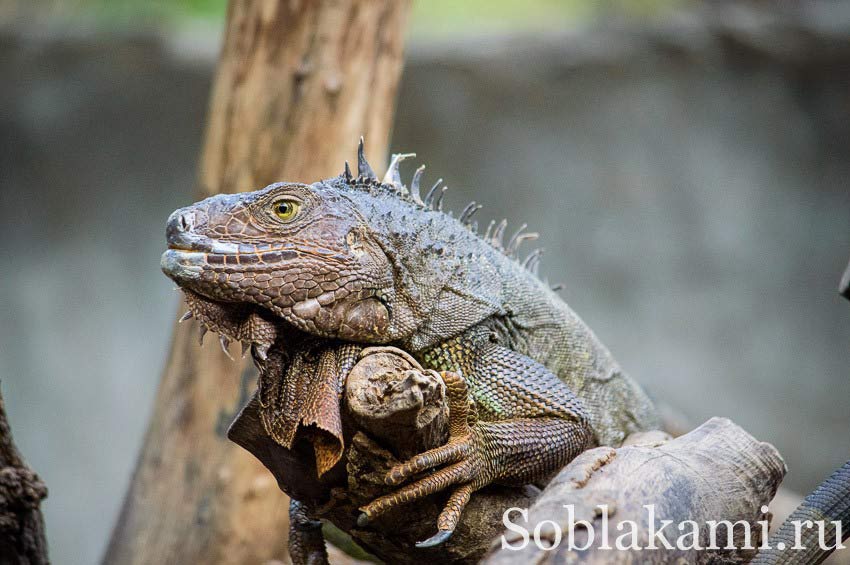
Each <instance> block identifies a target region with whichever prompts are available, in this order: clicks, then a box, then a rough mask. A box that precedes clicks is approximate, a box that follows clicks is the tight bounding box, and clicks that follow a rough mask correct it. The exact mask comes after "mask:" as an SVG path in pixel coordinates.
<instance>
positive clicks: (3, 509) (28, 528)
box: [0, 395, 50, 565]
mask: <svg viewBox="0 0 850 565" xmlns="http://www.w3.org/2000/svg"><path fill="white" fill-rule="evenodd" d="M46 496H47V487H46V486H45V485H44V483H43V482H42V481H41V479H40V478H39V477H38V475H36V474H35V473H34V472H33V470H32V469H30V468H29V467H28V466H27V464H26V463H25V462H24V459H23V457H21V454H20V452H19V451H18V448H17V447H15V442H14V441H13V440H12V430H11V428H10V427H9V422H8V421H7V420H6V406H5V404H4V403H3V396H2V395H0V564H3V565H6V564H9V565H43V564H47V563H49V562H50V560H49V559H48V558H47V541H46V539H45V537H44V518H43V517H42V515H41V509H40V508H39V505H40V504H41V501H42V500H44V498H45V497H46Z"/></svg>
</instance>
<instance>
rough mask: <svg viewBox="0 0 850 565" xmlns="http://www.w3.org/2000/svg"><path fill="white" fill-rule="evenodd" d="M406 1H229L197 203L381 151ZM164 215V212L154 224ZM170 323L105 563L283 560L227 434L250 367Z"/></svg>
mask: <svg viewBox="0 0 850 565" xmlns="http://www.w3.org/2000/svg"><path fill="white" fill-rule="evenodd" d="M408 4H409V3H408V2H406V1H398V0H339V1H337V2H312V1H294V2H293V1H284V0H240V1H234V2H231V3H230V6H229V8H228V14H227V26H226V32H225V40H224V46H223V51H222V54H221V58H220V62H219V66H218V71H217V75H216V79H215V83H214V86H213V92H212V98H211V102H210V109H209V116H208V125H207V131H206V137H205V142H204V148H203V151H202V154H201V159H200V167H199V174H198V181H199V182H198V184H199V186H198V189H197V190H198V196H207V195H211V194H215V193H218V192H235V191H245V190H252V189H257V188H261V187H263V186H265V185H266V184H269V183H271V182H274V181H278V180H290V181H314V180H317V179H319V178H325V177H328V176H332V175H336V174H339V172H340V171H341V168H342V164H343V160H345V159H348V160H351V159H353V157H354V149H355V147H356V142H357V140H358V138H359V137H360V136H361V135H363V136H365V139H366V145H367V150H368V152H369V154H370V157H372V158H373V160H374V161H375V162H380V161H381V158H382V157H383V156H384V155H385V153H386V146H387V140H388V137H389V130H390V123H391V119H392V114H393V107H394V99H395V93H396V88H397V84H398V80H399V76H400V72H401V63H402V47H403V38H404V31H405V20H406V17H407V12H408ZM164 219H165V218H163V220H164ZM191 330H192V328H191V327H190V325H189V324H185V325H182V326H176V327H175V330H174V338H173V342H172V348H171V353H170V356H169V359H168V363H167V366H166V368H165V371H164V374H163V377H162V381H161V384H160V387H159V392H158V396H157V399H156V404H155V408H154V413H153V416H152V418H151V423H150V427H149V429H148V432H147V436H146V439H145V442H144V446H143V449H142V453H141V456H140V459H139V461H138V464H137V467H136V471H135V474H134V477H133V480H132V484H131V485H130V488H129V490H128V493H127V495H126V499H125V502H124V506H123V509H122V512H121V516H120V518H119V521H118V523H117V525H116V528H115V531H114V533H113V537H112V540H111V542H110V546H109V548H108V550H107V554H106V557H105V562H107V563H122V564H125V563H262V562H265V561H267V560H270V559H276V558H277V559H281V558H284V556H285V555H286V535H285V532H286V531H287V526H288V500H287V499H286V497H285V496H283V494H281V493H280V492H279V491H278V490H277V489H276V488H275V484H274V481H273V479H272V478H271V477H270V476H269V475H268V472H267V471H266V470H265V469H264V468H263V467H262V466H261V465H260V464H259V463H258V462H257V461H256V460H255V459H254V458H253V457H251V455H250V454H248V453H245V452H244V451H243V450H242V449H240V448H239V447H238V446H236V445H234V444H232V443H231V442H229V441H228V440H227V439H226V437H225V431H226V429H227V426H228V424H229V423H230V420H231V419H232V417H233V415H234V414H235V413H236V412H237V411H238V409H239V408H240V407H241V406H242V405H243V404H244V403H245V401H246V400H247V399H248V398H249V396H250V394H249V391H250V390H251V389H252V388H253V387H254V382H255V380H256V373H255V371H254V369H253V367H251V366H249V364H248V363H247V362H245V361H242V362H232V361H230V360H229V359H228V358H227V357H225V355H224V353H222V352H221V351H220V350H219V349H218V346H217V344H216V345H215V346H214V347H207V348H205V349H201V348H199V347H198V345H197V340H196V339H195V336H194V335H190V331H191Z"/></svg>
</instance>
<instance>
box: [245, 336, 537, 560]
mask: <svg viewBox="0 0 850 565" xmlns="http://www.w3.org/2000/svg"><path fill="white" fill-rule="evenodd" d="M363 355H364V358H363V359H362V360H361V361H360V362H359V363H358V364H357V365H355V367H354V368H353V369H352V371H351V374H350V375H349V377H348V380H347V382H346V387H345V403H344V404H345V406H344V410H343V414H342V415H343V418H344V420H345V428H346V447H345V452H344V454H343V464H341V466H344V471H345V473H344V475H343V476H342V477H335V476H334V473H333V472H332V473H328V474H327V475H325V476H323V477H322V479H318V478H317V474H316V466H315V459H314V457H313V454H312V451H311V449H310V446H309V444H307V443H306V442H301V443H297V444H296V445H295V446H294V447H293V450H292V451H290V450H287V449H285V448H283V447H281V446H280V445H278V444H276V443H275V442H274V441H273V440H272V439H271V438H270V437H269V436H268V435H267V434H266V433H265V430H264V429H263V427H262V424H261V423H260V419H259V411H258V404H257V401H256V399H253V400H252V401H251V402H250V403H249V404H248V406H246V408H245V409H244V410H243V411H242V413H241V414H240V415H239V417H238V418H237V419H236V421H235V422H234V424H233V426H232V427H231V430H230V432H229V437H230V438H231V439H232V440H233V441H234V442H236V443H238V444H239V445H242V446H243V447H245V449H247V450H249V451H250V452H251V453H253V454H254V455H256V456H257V458H258V459H260V460H261V461H262V462H263V464H264V465H266V466H267V467H268V469H269V470H270V471H271V472H272V474H273V475H274V476H275V478H276V479H277V481H278V484H279V485H280V487H281V489H283V490H284V491H286V492H287V493H288V494H290V495H291V496H293V497H295V498H297V499H298V500H301V501H302V502H304V503H306V504H307V505H308V507H310V508H311V509H312V510H313V513H314V515H315V516H316V517H320V518H324V519H326V520H328V521H330V522H331V523H333V524H334V525H335V526H337V527H338V528H340V529H341V530H343V531H345V532H347V533H348V534H349V535H351V537H352V538H353V539H354V540H355V541H356V542H358V543H359V544H360V545H361V546H362V547H364V548H365V549H366V550H368V551H370V552H372V553H373V554H375V555H376V556H378V557H379V558H381V559H383V560H384V561H386V562H387V563H421V562H423V561H434V562H437V563H445V562H457V563H475V562H477V561H478V559H480V558H481V556H482V555H483V554H484V552H485V551H486V550H487V548H488V547H489V544H490V541H491V539H492V538H493V537H494V536H496V535H497V534H498V533H500V532H501V529H502V521H501V520H502V512H503V510H504V509H505V508H507V507H509V506H514V505H517V504H519V505H525V506H528V505H530V504H531V502H532V501H533V500H534V498H535V497H536V496H537V494H538V493H539V490H538V489H536V488H534V487H530V486H529V487H521V488H508V487H497V486H493V487H489V488H486V489H484V490H482V491H480V492H479V493H477V494H476V495H475V496H474V497H473V499H472V501H471V502H470V503H469V506H467V508H466V510H465V511H464V518H463V520H462V521H461V524H460V526H459V527H458V529H457V531H456V532H455V533H454V535H453V536H452V537H451V539H450V540H449V541H448V542H447V543H446V544H444V545H442V546H439V547H437V548H432V549H417V548H415V547H414V543H415V542H417V541H420V540H423V539H426V538H428V537H430V536H431V535H433V534H434V533H435V532H436V521H437V515H438V514H439V512H440V510H441V509H442V506H443V504H444V503H445V500H446V497H447V496H448V494H449V493H440V494H437V495H434V496H431V497H428V498H426V499H424V500H421V501H417V502H416V503H412V504H409V505H407V506H405V507H403V508H400V509H398V510H396V511H394V512H390V513H388V514H386V515H384V516H381V517H380V518H378V519H376V520H375V521H374V523H372V524H370V525H369V527H367V528H360V527H358V526H357V525H356V523H355V519H356V517H357V515H358V511H357V509H358V507H359V506H361V505H363V504H365V503H367V502H370V501H371V500H373V499H374V498H376V497H378V496H380V495H383V494H387V493H388V492H391V491H392V489H393V487H389V486H387V485H386V484H384V482H383V477H384V475H385V474H386V471H388V470H389V468H390V467H391V466H392V465H393V464H395V463H397V462H399V461H401V460H404V459H406V458H408V457H410V456H411V455H413V454H414V453H416V452H418V451H421V450H425V449H429V448H432V447H436V446H437V445H440V444H442V443H444V442H445V440H446V437H447V434H448V430H447V427H448V420H447V418H446V415H447V406H446V398H445V389H444V385H443V383H442V381H441V380H440V377H439V375H437V374H436V373H434V372H433V371H425V370H423V369H422V368H421V367H420V366H419V365H418V363H416V361H414V360H413V359H411V358H410V357H409V356H408V355H407V354H406V353H404V352H402V351H400V350H398V349H394V348H369V349H366V350H364V351H363ZM376 440H377V441H376ZM378 442H380V443H378Z"/></svg>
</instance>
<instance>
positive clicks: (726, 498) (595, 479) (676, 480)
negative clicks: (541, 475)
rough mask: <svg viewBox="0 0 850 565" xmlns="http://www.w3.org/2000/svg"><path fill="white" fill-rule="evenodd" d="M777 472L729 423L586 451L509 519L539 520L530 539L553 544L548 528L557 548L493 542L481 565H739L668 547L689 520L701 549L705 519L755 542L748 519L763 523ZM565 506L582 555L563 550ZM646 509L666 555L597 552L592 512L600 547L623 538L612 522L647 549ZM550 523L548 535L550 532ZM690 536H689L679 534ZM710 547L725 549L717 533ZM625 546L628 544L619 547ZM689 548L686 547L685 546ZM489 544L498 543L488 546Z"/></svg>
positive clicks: (726, 555)
mask: <svg viewBox="0 0 850 565" xmlns="http://www.w3.org/2000/svg"><path fill="white" fill-rule="evenodd" d="M784 475H785V464H784V463H783V461H782V458H781V457H780V455H779V453H778V452H777V451H776V449H775V448H774V447H773V446H772V445H770V444H767V443H763V442H759V441H757V440H756V439H754V438H753V437H752V436H750V435H749V434H748V433H746V432H745V431H744V430H742V429H741V428H739V427H738V426H736V425H735V424H733V423H732V422H731V421H729V420H726V419H722V418H713V419H711V420H709V421H708V422H706V423H705V424H703V425H702V426H700V427H698V428H697V429H695V430H694V431H692V432H690V433H688V434H685V435H683V436H681V437H679V438H676V439H673V440H670V441H664V440H663V439H661V440H660V441H659V439H658V438H650V437H647V438H645V439H644V440H639V441H636V442H632V444H631V445H628V446H624V447H621V448H618V449H613V448H610V447H599V448H596V449H592V450H590V451H587V452H585V453H583V454H582V455H580V456H579V457H577V458H576V459H575V460H573V461H572V462H571V463H570V464H569V465H568V466H567V467H565V468H564V469H563V470H562V471H561V472H560V473H559V474H558V475H557V476H556V477H555V479H553V480H552V482H551V483H550V484H549V485H548V486H547V487H546V489H545V490H544V491H543V493H542V494H541V495H540V498H539V499H538V500H537V502H535V504H534V506H532V507H531V509H530V510H529V513H528V521H527V522H526V521H525V520H524V519H523V518H522V517H521V516H520V515H519V514H515V515H513V516H512V520H513V521H514V522H515V523H516V524H518V525H521V526H523V527H525V528H527V529H528V530H529V531H533V529H534V526H535V525H536V524H540V523H542V522H543V521H544V520H551V521H552V522H551V523H548V524H544V528H543V529H542V530H541V533H540V537H541V539H542V541H543V543H544V544H546V545H547V546H548V545H549V544H551V543H553V541H554V540H555V539H556V530H557V529H558V528H560V531H562V532H563V538H562V541H561V544H560V545H559V546H558V548H557V549H552V550H549V551H544V550H541V549H539V548H538V547H537V545H536V544H535V543H534V541H533V540H532V541H531V543H529V544H528V545H527V546H526V547H525V548H524V549H522V550H511V549H507V548H503V547H501V538H500V539H499V540H498V541H497V542H496V543H494V548H493V550H492V553H491V554H490V555H489V556H488V557H487V559H486V560H485V563H487V564H488V565H513V564H515V563H516V564H519V563H563V562H566V560H567V557H569V558H570V559H572V561H569V562H575V563H624V564H626V563H745V562H747V560H749V559H750V558H752V556H753V554H754V553H755V552H754V551H743V550H742V551H726V550H717V551H715V550H695V549H690V550H688V549H679V548H677V547H675V545H676V538H677V537H678V536H679V535H681V533H682V532H680V531H679V530H678V529H676V527H677V526H676V525H677V524H678V523H680V522H682V521H684V520H694V521H695V522H696V523H697V524H699V525H700V530H699V533H700V535H699V537H698V539H699V543H700V545H701V546H702V547H704V548H705V547H708V546H709V541H710V540H709V533H710V530H709V529H708V528H707V527H706V522H707V521H709V520H717V521H720V520H729V521H730V522H732V523H733V524H734V523H735V522H737V521H738V520H744V521H747V522H750V524H751V526H752V528H751V531H752V534H753V536H752V546H753V547H757V546H758V544H759V543H760V539H761V538H760V533H761V531H762V530H761V527H760V525H759V524H756V522H757V521H760V520H767V517H766V516H764V515H763V514H762V513H761V507H762V505H767V504H768V503H769V502H770V501H771V500H772V499H773V497H774V495H775V494H776V489H777V487H778V486H779V483H780V481H781V480H782V477H783V476H784ZM565 504H572V505H574V508H575V520H574V523H576V524H578V523H579V522H578V521H579V520H587V521H588V522H589V523H590V524H592V526H593V530H594V533H595V534H596V535H595V539H594V540H592V543H591V544H590V548H589V549H587V550H586V551H573V552H569V551H568V547H567V543H566V540H567V532H568V531H569V522H568V514H567V510H566V509H565V508H564V505H565ZM650 504H653V505H655V506H654V512H655V523H656V525H657V526H658V527H659V528H660V526H661V522H660V520H672V521H673V526H671V527H668V528H667V530H666V531H665V535H666V537H667V539H668V540H669V541H670V542H671V544H673V545H674V549H672V550H667V549H664V548H663V546H662V542H661V541H656V542H655V545H656V546H657V547H659V549H657V550H647V549H643V550H640V551H615V550H610V549H608V550H606V549H600V545H601V544H602V541H603V539H602V536H601V534H600V532H601V531H602V517H601V513H600V511H598V505H608V509H609V511H608V521H609V532H610V536H609V540H610V541H609V545H610V546H612V547H615V543H616V541H615V540H616V539H617V537H618V536H619V535H621V533H622V532H623V530H620V531H618V530H616V525H617V524H618V523H623V524H624V523H625V521H626V520H632V521H634V522H635V523H636V524H638V532H639V535H638V537H637V540H638V542H637V543H638V545H639V546H641V547H643V548H646V547H647V546H648V545H649V534H648V532H650V531H651V530H650V528H649V523H648V520H649V517H648V513H647V510H646V508H645V506H644V505H650ZM555 524H557V525H558V528H556V527H555ZM573 531H574V533H575V544H576V545H577V546H579V547H583V546H585V544H586V543H587V542H588V541H589V539H588V538H589V537H590V536H589V535H588V531H589V529H588V528H586V527H584V526H581V525H578V526H576V527H575V528H574V530H573ZM688 531H690V530H688ZM742 532H743V529H742V526H738V527H737V528H734V529H733V534H734V536H735V537H734V540H735V545H736V546H738V547H741V546H742V545H743V543H742V542H743V539H742V537H741V535H740V534H742ZM504 535H505V540H506V542H507V543H508V544H510V545H512V546H519V545H520V544H521V542H522V537H521V535H520V534H518V533H515V532H505V534H504ZM716 539H717V540H718V545H719V546H721V547H725V546H726V545H727V538H726V530H725V529H724V528H723V527H722V526H721V527H720V528H719V529H718V533H717V538H716ZM624 543H625V544H629V543H630V542H629V541H627V540H624ZM690 543H691V542H687V544H688V545H689V544H690ZM497 544H498V545H497Z"/></svg>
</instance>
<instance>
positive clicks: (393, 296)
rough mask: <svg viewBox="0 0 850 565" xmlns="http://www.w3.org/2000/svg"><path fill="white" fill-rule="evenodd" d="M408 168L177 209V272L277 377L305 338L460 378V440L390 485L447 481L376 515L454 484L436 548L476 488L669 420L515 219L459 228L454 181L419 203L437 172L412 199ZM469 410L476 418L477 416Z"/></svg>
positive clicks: (544, 471) (220, 327)
mask: <svg viewBox="0 0 850 565" xmlns="http://www.w3.org/2000/svg"><path fill="white" fill-rule="evenodd" d="M403 157H404V156H396V157H395V158H394V160H393V163H392V164H391V166H390V170H389V172H388V174H387V177H385V179H384V180H383V181H380V182H379V181H378V180H377V178H376V177H375V175H374V173H373V172H372V169H371V167H369V165H368V163H366V160H365V158H364V157H363V153H362V143H361V148H360V152H359V163H358V176H357V177H356V178H355V177H354V176H353V175H352V174H351V173H350V172H349V170H348V166H347V165H346V170H345V172H344V173H343V175H341V176H339V177H337V178H333V179H327V180H324V181H319V182H316V183H314V184H311V185H305V184H296V183H276V184H273V185H270V186H268V187H266V188H264V189H262V190H259V191H256V192H250V193H243V194H234V195H220V196H215V197H212V198H208V199H206V200H204V201H201V202H199V203H197V204H194V205H192V206H189V207H187V208H182V209H180V210H177V211H176V212H174V214H172V215H171V217H170V218H169V221H168V227H167V237H168V243H169V249H168V250H167V251H166V252H165V254H164V255H163V259H162V268H163V271H164V272H165V273H166V274H167V275H168V276H169V277H171V278H172V279H173V280H174V281H176V282H177V283H178V284H179V285H180V286H181V287H182V288H183V289H185V290H186V291H187V294H188V296H189V297H190V309H191V312H192V313H193V314H195V315H196V317H197V316H199V315H201V316H203V319H202V322H203V323H204V324H205V325H206V326H209V327H211V328H212V329H215V331H217V332H219V333H221V334H222V335H223V336H224V337H225V339H228V340H229V339H236V340H241V341H243V343H248V344H250V345H251V347H252V351H253V352H254V356H255V359H257V358H260V361H261V362H263V363H266V362H267V359H265V356H266V355H267V354H268V351H269V346H270V344H271V343H273V342H274V340H275V339H278V338H280V337H281V334H287V335H288V334H290V333H292V334H293V335H295V334H297V335H303V334H308V335H312V336H315V337H318V338H324V339H338V340H343V341H346V342H353V343H356V344H360V345H366V344H390V345H394V346H396V347H399V348H401V349H403V350H405V351H407V352H409V353H411V354H412V355H413V356H414V357H416V359H417V360H418V361H419V362H420V363H422V365H423V366H424V367H425V368H427V369H432V370H437V371H441V372H443V374H444V376H445V378H446V381H447V385H448V388H449V391H450V393H451V394H452V395H453V396H452V403H453V404H452V405H453V406H455V409H454V410H453V412H454V416H453V424H452V426H453V427H452V430H453V433H452V436H451V441H450V442H449V443H448V444H447V445H446V446H443V447H440V448H437V449H436V450H433V451H432V452H429V453H427V454H423V455H421V456H418V457H415V458H414V459H413V460H411V461H409V462H407V463H405V464H403V465H401V466H399V467H398V468H396V469H393V470H392V471H391V472H390V474H389V475H388V477H387V482H388V484H391V485H398V484H401V483H402V482H404V481H406V480H407V479H409V478H412V477H413V475H416V474H417V473H419V472H421V471H424V470H427V469H431V468H434V467H438V466H441V469H440V470H438V471H436V472H435V473H433V474H431V475H429V476H427V477H426V478H424V479H422V480H420V481H418V482H415V483H413V484H412V485H408V486H405V487H401V488H400V489H399V490H398V491H397V492H396V493H394V494H391V495H389V496H387V497H382V498H380V499H378V500H376V501H374V502H373V503H371V504H368V505H366V506H364V507H363V509H362V510H363V512H364V514H363V516H361V523H366V522H368V520H369V518H371V517H372V516H374V515H377V514H380V513H382V512H386V511H387V510H389V509H391V508H393V507H395V506H398V505H400V504H403V503H405V502H409V501H411V500H414V499H416V498H419V497H421V496H425V495H427V494H429V493H432V492H437V491H439V490H443V489H446V488H449V487H451V488H453V489H454V491H453V493H452V496H451V498H450V500H449V503H448V505H447V507H446V510H445V511H444V512H443V514H441V516H440V519H439V520H438V530H439V532H438V534H437V535H436V536H434V537H433V538H431V539H430V540H427V541H426V542H424V545H431V544H434V543H439V542H441V541H443V540H444V539H446V538H447V537H448V536H449V535H450V534H451V532H452V531H453V529H454V526H455V525H456V524H457V520H458V518H459V516H460V514H461V512H462V510H463V507H464V506H465V504H466V502H467V501H468V500H469V497H470V495H471V494H472V493H473V492H474V491H475V490H477V489H479V488H481V487H483V486H485V485H487V484H490V483H492V482H500V483H528V482H533V481H539V480H543V479H545V478H547V477H548V476H550V475H551V474H552V473H554V472H555V471H557V470H558V469H559V468H560V467H562V466H563V465H564V464H566V463H567V462H568V461H569V460H570V459H571V458H573V457H574V456H575V455H576V454H577V453H579V452H580V451H582V450H584V449H586V448H587V447H589V446H592V445H595V444H602V445H617V444H619V443H620V442H621V441H622V440H623V439H624V438H625V437H626V436H627V435H628V434H630V433H632V432H635V431H640V430H647V429H652V428H654V427H657V423H658V422H657V417H656V413H655V410H654V408H653V406H652V404H651V403H650V401H649V400H648V398H647V397H646V395H645V394H644V392H643V391H642V390H641V389H640V387H639V386H638V385H637V384H636V383H634V382H633V381H632V380H631V379H629V378H628V377H627V376H626V375H625V374H624V373H623V372H622V371H621V370H620V368H619V366H618V365H617V363H616V362H615V361H614V360H613V358H612V356H611V354H610V353H609V352H608V350H607V349H606V348H605V347H604V346H603V345H602V344H601V343H600V342H599V340H598V339H597V338H596V336H595V335H594V334H593V332H592V331H591V330H590V329H589V328H588V327H587V326H586V325H585V324H584V323H583V322H582V321H581V319H580V318H579V317H578V316H577V315H576V314H575V313H574V312H573V311H572V310H571V309H570V308H569V307H568V306H567V305H566V304H565V303H564V302H563V301H562V300H561V299H560V298H559V297H558V296H557V294H556V293H555V292H553V291H552V290H551V289H550V288H549V287H548V286H547V285H546V284H544V283H543V282H542V281H541V280H540V279H538V278H537V276H536V265H537V261H538V259H539V256H540V255H539V252H534V253H532V254H531V255H529V256H528V258H527V259H526V260H525V262H524V263H523V264H521V263H520V262H519V261H518V260H517V259H516V251H517V247H518V246H519V244H520V243H521V242H522V241H523V240H527V239H533V238H534V237H536V236H535V235H534V234H523V233H521V232H517V233H516V234H515V235H514V236H513V237H512V238H510V240H509V243H508V244H507V245H504V244H503V236H504V231H505V222H502V223H500V224H498V225H494V224H492V223H491V227H490V228H488V230H487V232H486V233H485V234H484V235H479V234H478V233H477V230H476V227H475V225H474V224H473V223H472V222H471V216H472V215H473V214H474V213H475V211H476V210H477V208H478V207H477V206H475V205H474V204H473V205H470V206H468V207H467V208H466V209H465V210H464V212H463V213H462V214H461V215H460V217H459V218H458V219H454V218H452V217H451V216H450V215H448V214H445V213H443V212H442V211H441V205H440V200H441V194H442V193H441V192H440V191H439V190H437V188H438V185H439V183H438V185H435V187H434V188H433V189H432V190H431V191H430V192H429V194H428V196H426V197H425V198H424V199H422V198H421V197H420V195H419V181H420V179H421V174H422V169H421V168H420V169H419V170H418V171H417V172H416V175H415V176H414V179H413V182H412V183H411V187H410V189H408V188H407V187H405V186H404V185H403V184H402V183H401V181H400V179H399V176H398V162H399V161H400V160H401V158H403ZM435 196H436V197H435ZM293 210H294V213H293ZM269 324H272V325H273V327H274V336H273V338H269V335H270V330H269V327H268V326H269ZM284 337H286V336H284ZM255 338H259V339H255ZM270 339H271V341H270ZM283 343H288V341H287V339H283ZM467 389H468V396H469V398H467V392H466V391H467ZM470 399H471V400H472V401H474V405H475V408H476V412H477V414H478V417H477V418H474V417H470V418H469V419H467V418H466V417H461V415H462V414H463V409H462V408H460V407H461V406H465V405H467V404H468V403H469V400H470ZM467 420H468V421H467ZM264 423H265V420H264Z"/></svg>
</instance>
